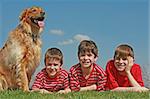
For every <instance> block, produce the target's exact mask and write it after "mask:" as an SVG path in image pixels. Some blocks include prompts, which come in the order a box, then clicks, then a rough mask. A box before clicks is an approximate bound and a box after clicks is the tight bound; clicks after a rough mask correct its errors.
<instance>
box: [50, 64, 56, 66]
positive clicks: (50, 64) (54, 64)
mask: <svg viewBox="0 0 150 99" xmlns="http://www.w3.org/2000/svg"><path fill="white" fill-rule="evenodd" d="M52 65H53V66H58V64H48V66H52Z"/></svg>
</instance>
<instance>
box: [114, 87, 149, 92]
mask: <svg viewBox="0 0 150 99" xmlns="http://www.w3.org/2000/svg"><path fill="white" fill-rule="evenodd" d="M111 91H118V92H120V91H128V92H146V91H149V89H147V88H145V87H117V88H115V89H112V90H111Z"/></svg>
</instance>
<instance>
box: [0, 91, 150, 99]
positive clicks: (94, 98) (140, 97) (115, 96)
mask: <svg viewBox="0 0 150 99" xmlns="http://www.w3.org/2000/svg"><path fill="white" fill-rule="evenodd" d="M0 99H150V92H143V93H136V92H109V91H106V92H96V91H87V92H72V93H68V94H57V93H54V94H40V93H37V92H32V93H31V92H23V91H21V90H16V91H11V90H9V91H3V92H0Z"/></svg>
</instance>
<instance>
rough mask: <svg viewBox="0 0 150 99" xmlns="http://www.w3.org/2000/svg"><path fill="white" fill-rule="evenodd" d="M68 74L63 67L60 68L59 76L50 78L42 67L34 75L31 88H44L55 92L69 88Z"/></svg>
mask: <svg viewBox="0 0 150 99" xmlns="http://www.w3.org/2000/svg"><path fill="white" fill-rule="evenodd" d="M68 77H69V75H68V72H67V71H66V70H64V69H61V70H60V73H59V76H57V77H55V78H50V77H49V76H48V74H47V72H46V69H45V68H44V69H43V70H41V72H39V73H38V74H37V75H36V79H35V81H34V83H33V85H32V88H38V89H46V90H48V91H51V92H57V91H59V90H63V89H66V88H69V78H68Z"/></svg>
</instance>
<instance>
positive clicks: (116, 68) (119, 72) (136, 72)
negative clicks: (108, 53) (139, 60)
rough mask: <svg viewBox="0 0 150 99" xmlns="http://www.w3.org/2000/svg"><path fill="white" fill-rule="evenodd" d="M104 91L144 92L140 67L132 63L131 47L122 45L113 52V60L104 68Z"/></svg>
mask: <svg viewBox="0 0 150 99" xmlns="http://www.w3.org/2000/svg"><path fill="white" fill-rule="evenodd" d="M106 73H107V83H106V89H107V90H112V91H136V92H141V91H146V90H148V89H147V88H145V87H144V82H143V80H142V71H141V68H140V65H138V64H135V63H134V52H133V49H132V47H131V46H129V45H126V44H122V45H119V46H118V47H117V48H116V50H115V55H114V59H113V60H110V61H109V62H108V63H107V66H106Z"/></svg>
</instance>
